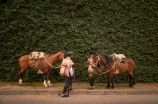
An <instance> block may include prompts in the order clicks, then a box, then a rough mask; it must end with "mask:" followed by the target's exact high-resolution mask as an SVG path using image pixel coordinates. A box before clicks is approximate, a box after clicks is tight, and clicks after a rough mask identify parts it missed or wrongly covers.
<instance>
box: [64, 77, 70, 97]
mask: <svg viewBox="0 0 158 104" xmlns="http://www.w3.org/2000/svg"><path fill="white" fill-rule="evenodd" d="M71 84H72V78H69V77H65V85H64V89H63V92H62V94H65V93H66V90H67V89H68V88H69V87H70V85H71Z"/></svg>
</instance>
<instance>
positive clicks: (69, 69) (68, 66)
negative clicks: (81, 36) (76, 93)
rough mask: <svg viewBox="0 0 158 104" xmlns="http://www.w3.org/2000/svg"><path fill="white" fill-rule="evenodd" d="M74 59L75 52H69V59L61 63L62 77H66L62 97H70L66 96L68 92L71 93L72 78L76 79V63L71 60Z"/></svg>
mask: <svg viewBox="0 0 158 104" xmlns="http://www.w3.org/2000/svg"><path fill="white" fill-rule="evenodd" d="M72 58H73V52H72V51H69V52H67V58H65V59H64V60H63V61H62V63H61V69H60V75H61V76H65V85H64V88H63V92H62V94H61V96H62V97H68V96H69V94H66V91H68V93H69V89H70V86H71V85H72V78H74V77H75V72H74V63H73V61H72V60H71V59H72Z"/></svg>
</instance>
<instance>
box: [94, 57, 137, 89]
mask: <svg viewBox="0 0 158 104" xmlns="http://www.w3.org/2000/svg"><path fill="white" fill-rule="evenodd" d="M93 63H94V64H95V67H94V68H95V69H96V70H99V69H100V68H99V67H98V64H100V63H101V64H102V65H103V66H104V67H105V73H106V74H107V77H108V85H107V86H106V88H109V87H110V76H111V83H112V86H111V88H112V89H114V83H113V82H114V72H115V70H117V69H116V67H117V65H116V62H115V61H114V60H113V58H112V57H109V56H105V55H100V54H94V56H93ZM134 66H135V63H134V61H133V60H132V59H130V58H126V59H125V63H120V66H119V73H123V72H126V74H127V75H128V77H129V78H130V83H129V86H130V87H132V86H133V84H135V77H134Z"/></svg>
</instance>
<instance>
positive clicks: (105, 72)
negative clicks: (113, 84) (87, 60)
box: [94, 56, 116, 75]
mask: <svg viewBox="0 0 158 104" xmlns="http://www.w3.org/2000/svg"><path fill="white" fill-rule="evenodd" d="M97 57H98V60H97V62H96V63H94V64H95V65H96V66H95V67H98V66H97V64H98V62H100V57H99V56H97ZM115 65H116V62H114V64H113V66H112V68H111V69H110V70H108V71H105V72H103V71H101V70H100V69H102V68H98V71H100V72H101V74H98V75H103V74H106V73H108V72H109V71H111V70H112V69H113V68H114V66H115ZM106 69H107V67H106ZM95 70H96V69H95ZM96 71H97V70H96Z"/></svg>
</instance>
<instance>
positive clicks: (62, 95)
mask: <svg viewBox="0 0 158 104" xmlns="http://www.w3.org/2000/svg"><path fill="white" fill-rule="evenodd" d="M61 97H69V95H66V94H61Z"/></svg>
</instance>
